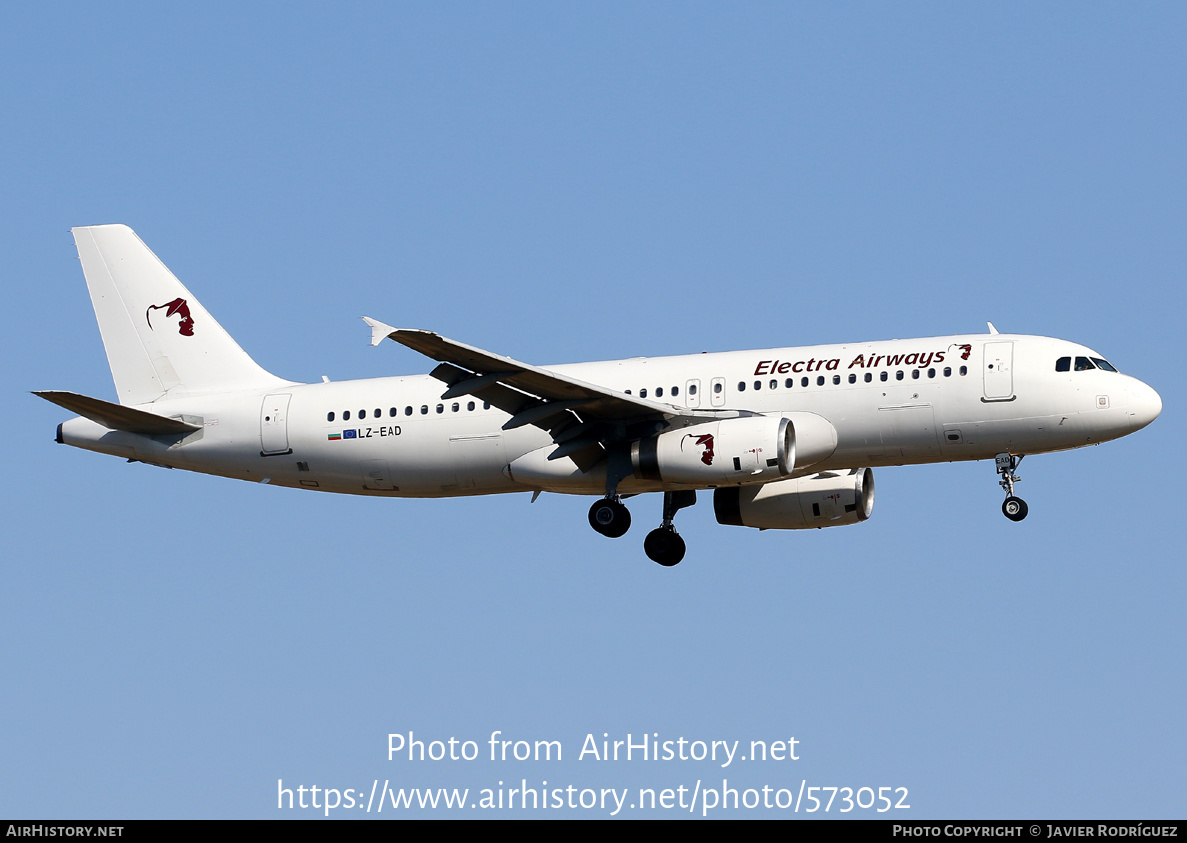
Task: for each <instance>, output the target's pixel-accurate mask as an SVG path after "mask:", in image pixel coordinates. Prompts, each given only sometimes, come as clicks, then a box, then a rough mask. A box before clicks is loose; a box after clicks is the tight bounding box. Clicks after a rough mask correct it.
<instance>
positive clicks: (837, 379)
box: [833, 375, 841, 386]
mask: <svg viewBox="0 0 1187 843" xmlns="http://www.w3.org/2000/svg"><path fill="white" fill-rule="evenodd" d="M840 382H841V376H840V375H833V386H836V385H837V384H839V383H840Z"/></svg>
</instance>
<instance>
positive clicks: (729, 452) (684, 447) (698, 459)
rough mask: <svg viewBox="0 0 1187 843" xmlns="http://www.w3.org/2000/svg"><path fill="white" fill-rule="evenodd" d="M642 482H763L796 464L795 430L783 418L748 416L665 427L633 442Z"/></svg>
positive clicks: (634, 463) (634, 461) (633, 455)
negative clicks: (686, 425) (668, 428)
mask: <svg viewBox="0 0 1187 843" xmlns="http://www.w3.org/2000/svg"><path fill="white" fill-rule="evenodd" d="M631 467H632V468H633V469H634V472H635V476H636V477H638V478H639V479H640V480H654V481H658V482H663V483H688V484H690V485H697V486H706V485H708V486H716V485H725V484H734V483H762V482H764V481H768V480H775V479H778V478H780V477H786V476H788V475H789V474H791V472H792V470H793V469H794V468H795V428H794V426H793V425H792V424H791V422H789V421H788V420H787V419H785V418H774V417H770V416H747V417H745V418H737V419H723V420H722V421H713V422H706V423H703V424H695V425H691V426H689V427H680V428H674V429H672V430H666V431H664V432H663V433H660V434H658V435H657V436H652V437H650V438H648V439H642V440H640V441H638V442H635V443H633V444H632V445H631Z"/></svg>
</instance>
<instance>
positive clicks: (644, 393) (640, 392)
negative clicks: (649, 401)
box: [639, 389, 647, 398]
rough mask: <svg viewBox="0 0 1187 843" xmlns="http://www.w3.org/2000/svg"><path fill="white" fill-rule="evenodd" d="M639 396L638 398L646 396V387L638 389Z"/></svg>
mask: <svg viewBox="0 0 1187 843" xmlns="http://www.w3.org/2000/svg"><path fill="white" fill-rule="evenodd" d="M639 397H640V398H646V397H647V390H646V389H640V390H639Z"/></svg>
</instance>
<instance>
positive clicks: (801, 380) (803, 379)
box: [800, 378, 808, 386]
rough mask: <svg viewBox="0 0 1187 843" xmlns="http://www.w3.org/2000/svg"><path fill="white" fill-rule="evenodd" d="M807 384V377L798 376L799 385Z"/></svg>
mask: <svg viewBox="0 0 1187 843" xmlns="http://www.w3.org/2000/svg"><path fill="white" fill-rule="evenodd" d="M807 385H808V379H807V378H800V386H807Z"/></svg>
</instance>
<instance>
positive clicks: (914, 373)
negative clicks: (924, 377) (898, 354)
mask: <svg viewBox="0 0 1187 843" xmlns="http://www.w3.org/2000/svg"><path fill="white" fill-rule="evenodd" d="M911 380H913V381H917V380H919V370H918V369H912V370H911Z"/></svg>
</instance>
